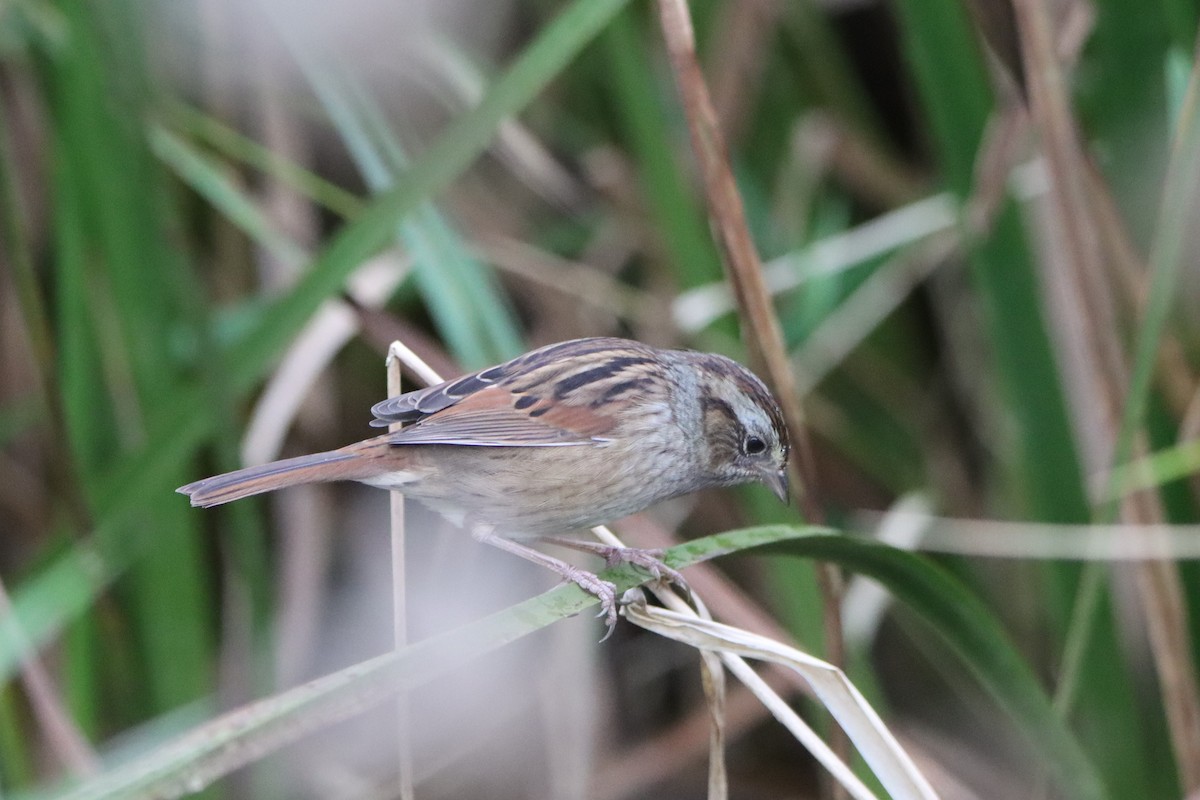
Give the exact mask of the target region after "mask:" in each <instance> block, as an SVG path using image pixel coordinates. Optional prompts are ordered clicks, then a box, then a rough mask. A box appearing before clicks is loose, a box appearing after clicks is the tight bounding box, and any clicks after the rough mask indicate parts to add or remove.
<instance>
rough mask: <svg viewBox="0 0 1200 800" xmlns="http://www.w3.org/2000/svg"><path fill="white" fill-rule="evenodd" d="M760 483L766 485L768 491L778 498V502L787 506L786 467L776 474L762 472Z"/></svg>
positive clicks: (767, 471)
mask: <svg viewBox="0 0 1200 800" xmlns="http://www.w3.org/2000/svg"><path fill="white" fill-rule="evenodd" d="M762 482H763V483H765V484H766V485H767V488H768V489H770V490H771V491H772V492H774V493H775V496H776V497H778V498H779V502H781V503H783V504H784V505H787V502H788V474H787V468H786V467H785V468H784V469H781V470H779V471H777V472H771V471H770V470H763V474H762Z"/></svg>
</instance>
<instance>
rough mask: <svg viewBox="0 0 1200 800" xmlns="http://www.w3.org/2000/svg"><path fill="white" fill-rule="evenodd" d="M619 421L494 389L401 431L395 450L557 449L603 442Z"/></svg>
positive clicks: (394, 440)
mask: <svg viewBox="0 0 1200 800" xmlns="http://www.w3.org/2000/svg"><path fill="white" fill-rule="evenodd" d="M614 424H615V420H613V419H612V418H611V417H608V416H605V415H603V414H600V413H598V412H596V411H594V410H593V409H591V408H588V407H580V406H574V407H573V406H567V405H563V404H561V403H558V404H553V405H551V404H549V403H547V402H546V401H545V400H544V399H535V400H534V401H533V402H530V396H529V395H519V394H514V393H513V392H511V391H509V390H508V389H506V388H503V387H499V386H491V387H488V388H486V389H482V390H480V391H477V392H475V393H473V394H471V395H470V396H469V397H467V398H465V399H463V400H460V401H459V402H457V403H455V404H454V405H452V406H449V407H448V408H445V409H443V410H441V411H439V412H437V413H436V414H431V415H430V416H428V417H425V418H424V419H422V420H420V421H419V422H416V423H414V424H413V425H411V426H409V427H407V428H404V429H402V430H399V431H397V432H396V433H394V434H392V435H391V437H389V441H390V443H391V444H394V445H409V444H453V445H465V446H471V447H555V446H563V445H581V444H595V443H596V442H599V441H603V440H604V434H605V433H606V432H608V431H609V430H611V429H612V427H613V426H614Z"/></svg>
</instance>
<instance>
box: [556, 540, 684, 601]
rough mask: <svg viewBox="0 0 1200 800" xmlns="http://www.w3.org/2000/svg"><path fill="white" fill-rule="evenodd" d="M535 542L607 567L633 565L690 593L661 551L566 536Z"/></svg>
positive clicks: (681, 576) (681, 577)
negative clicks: (587, 555)
mask: <svg viewBox="0 0 1200 800" xmlns="http://www.w3.org/2000/svg"><path fill="white" fill-rule="evenodd" d="M537 540H538V541H539V542H545V543H547V544H556V545H558V546H559V547H567V548H570V549H571V550H578V551H580V552H582V553H591V554H592V555H597V556H600V557H601V558H603V559H604V563H605V564H606V565H607V566H609V567H615V566H617V565H618V564H633V565H634V566H635V567H641V568H642V569H644V570H646V571H647V572H649V573H650V574H651V575H653V576H654V577H655V578H659V579H662V578H666V579H667V580H668V581H670V582H671V583H673V584H675V585H676V586H678V587H679V588H680V589H683V590H684V591H685V592H688V593H690V592H691V589H690V588H689V587H688V585H687V581H685V580H684V579H683V575H681V574H679V571H678V570H676V569H673V568H672V567H669V566H667V564H666V563H665V562H664V561H663V560H662V557H663V551H662V550H661V549H658V548H655V549H645V548H641V547H616V546H614V545H611V544H601V543H600V542H589V541H587V540H586V539H571V538H568V537H566V536H539V537H537Z"/></svg>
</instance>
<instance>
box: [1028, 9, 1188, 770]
mask: <svg viewBox="0 0 1200 800" xmlns="http://www.w3.org/2000/svg"><path fill="white" fill-rule="evenodd" d="M1014 9H1015V11H1016V19H1017V27H1018V29H1019V32H1020V36H1021V41H1022V52H1023V54H1024V57H1025V67H1026V69H1025V72H1026V75H1027V80H1028V87H1027V89H1028V94H1029V99H1030V104H1031V108H1032V112H1033V118H1034V120H1035V122H1036V123H1037V125H1038V127H1039V128H1040V129H1041V134H1042V140H1043V146H1044V148H1045V151H1046V160H1047V165H1048V167H1049V171H1050V176H1051V198H1052V202H1053V203H1054V204H1055V205H1056V206H1057V211H1058V222H1059V224H1060V225H1061V228H1062V235H1063V238H1064V240H1065V242H1066V244H1067V246H1066V247H1065V248H1064V253H1063V255H1064V261H1065V262H1066V266H1067V267H1068V269H1066V270H1064V271H1063V273H1064V274H1063V275H1062V276H1061V277H1062V279H1063V280H1064V281H1065V282H1066V285H1065V286H1064V287H1063V288H1064V289H1065V290H1063V291H1059V292H1058V295H1057V297H1058V300H1059V302H1060V303H1065V304H1067V305H1068V306H1070V307H1072V310H1073V311H1074V313H1075V315H1076V317H1077V318H1078V319H1079V320H1080V322H1081V323H1082V326H1083V331H1086V335H1080V333H1081V332H1079V331H1077V332H1075V334H1074V335H1071V336H1070V337H1069V339H1068V340H1067V346H1068V348H1069V349H1070V350H1071V351H1072V352H1070V353H1069V355H1068V358H1071V357H1074V358H1073V359H1072V360H1074V361H1075V362H1076V363H1077V365H1078V367H1079V368H1078V371H1077V372H1076V375H1077V376H1078V377H1079V378H1081V379H1082V381H1083V382H1084V386H1083V388H1082V391H1077V392H1076V395H1077V396H1076V400H1075V405H1076V414H1077V416H1079V417H1080V423H1079V424H1080V425H1081V426H1082V428H1083V430H1085V431H1087V430H1090V431H1091V432H1092V437H1093V438H1094V435H1095V431H1102V432H1103V437H1102V440H1103V441H1102V445H1101V446H1100V447H1098V448H1096V447H1093V448H1092V449H1091V451H1090V453H1085V454H1084V455H1085V461H1086V462H1087V463H1088V466H1089V467H1090V468H1091V469H1092V470H1095V469H1096V468H1101V469H1102V468H1104V467H1105V466H1107V465H1108V464H1107V462H1109V461H1111V459H1112V458H1113V457H1114V447H1115V446H1116V439H1117V432H1118V428H1119V425H1120V418H1121V409H1122V407H1123V405H1124V403H1125V400H1126V398H1125V396H1124V395H1125V387H1127V386H1128V385H1129V369H1128V366H1127V365H1126V363H1125V359H1124V355H1123V353H1122V350H1121V347H1120V343H1119V341H1118V340H1117V337H1116V334H1115V332H1116V331H1117V330H1118V328H1117V326H1116V312H1115V308H1114V300H1113V297H1112V296H1111V292H1110V291H1109V283H1108V281H1107V276H1106V275H1105V273H1104V270H1103V255H1102V252H1101V235H1100V234H1099V233H1098V227H1099V226H1098V224H1097V212H1096V209H1095V207H1094V204H1093V202H1092V201H1091V200H1090V196H1091V194H1090V193H1089V191H1088V190H1089V188H1090V186H1089V183H1090V169H1089V164H1088V159H1087V156H1086V155H1085V153H1084V148H1083V144H1082V140H1081V136H1080V134H1079V131H1078V128H1077V126H1076V124H1075V121H1074V118H1073V117H1072V115H1071V111H1070V104H1069V100H1068V96H1067V91H1066V85H1065V79H1064V76H1063V74H1062V70H1061V68H1060V66H1059V63H1058V59H1057V57H1056V54H1055V48H1054V34H1053V29H1052V24H1051V18H1050V14H1049V11H1048V10H1047V8H1046V6H1045V3H1044V2H1043V0H1016V2H1015V3H1014ZM1073 298H1076V299H1073ZM1081 394H1082V395H1084V396H1085V397H1079V395H1081ZM1085 398H1086V399H1085ZM1089 414H1090V415H1091V416H1092V419H1091V420H1090V421H1089V420H1086V419H1084V418H1083V415H1089ZM1088 439H1089V437H1086V436H1082V435H1081V437H1080V440H1081V442H1084V441H1088ZM1120 515H1121V518H1122V520H1123V521H1126V522H1131V523H1143V524H1149V523H1155V522H1159V521H1161V520H1162V519H1163V510H1162V507H1161V502H1160V500H1159V498H1158V495H1157V494H1154V493H1153V492H1148V491H1146V492H1139V493H1137V494H1135V495H1132V496H1130V497H1128V498H1126V500H1125V501H1124V502H1122V503H1121V507H1120ZM1135 575H1136V586H1137V589H1138V595H1139V599H1140V600H1141V603H1142V610H1143V614H1144V616H1145V619H1146V622H1147V632H1148V636H1149V642H1150V649H1151V652H1152V655H1153V659H1154V664H1155V668H1156V670H1157V673H1158V678H1159V690H1160V693H1161V695H1162V700H1163V706H1164V712H1165V715H1166V718H1167V723H1168V727H1169V730H1170V734H1171V743H1172V747H1173V749H1174V755H1175V760H1176V768H1177V769H1178V770H1179V778H1180V782H1181V784H1182V785H1183V787H1184V789H1185V790H1187V791H1191V790H1193V789H1195V788H1196V787H1197V786H1200V689H1198V687H1197V685H1196V677H1195V665H1194V662H1193V657H1192V652H1191V648H1190V640H1189V636H1188V622H1187V614H1186V606H1185V603H1184V601H1183V589H1182V586H1181V583H1180V578H1179V574H1178V572H1177V570H1176V569H1175V567H1174V565H1173V564H1171V563H1170V562H1167V561H1146V562H1141V563H1139V564H1138V565H1137V567H1136V568H1135Z"/></svg>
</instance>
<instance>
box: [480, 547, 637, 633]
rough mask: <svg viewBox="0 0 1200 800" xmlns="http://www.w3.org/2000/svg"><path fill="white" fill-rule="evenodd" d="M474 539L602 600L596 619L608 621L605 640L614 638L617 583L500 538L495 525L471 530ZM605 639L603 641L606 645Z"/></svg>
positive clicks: (606, 622)
mask: <svg viewBox="0 0 1200 800" xmlns="http://www.w3.org/2000/svg"><path fill="white" fill-rule="evenodd" d="M471 538H473V539H474V540H475V541H477V542H482V543H483V544H489V545H491V546H492V547H496V548H499V549H500V550H504V551H505V552H508V553H512V554H513V555H514V556H520V557H521V558H523V559H525V560H526V561H531V562H533V563H534V564H537V565H538V566H542V567H545V568H546V569H549V570H553V571H554V572H556V573H558V574H559V575H561V576H562V578H563V580H566V581H570V582H571V583H574V584H575V585H577V586H578V587H579V588H581V589H583V590H584V591H585V592H587V593H588V594H591V595H595V596H596V597H597V598H599V599H600V613H599V614H597V615H596V616H598V617H604V622H605V624H606V625H607V626H608V632H607V633H606V634H604V639H607V638H608V637H609V636H612V632H613V629H614V628H615V627H616V625H617V587H616V585H614V584H613V583H611V582H609V581H606V580H601V579H600V578H599V577H597V576H596V575H595V574H594V573H591V572H588V571H587V570H585V569H580V568H579V567H575V566H572V565H570V564H568V563H567V562H565V561H561V560H559V559H557V558H554V557H553V556H548V555H546V554H545V553H542V552H540V551H538V550H534V549H533V548H532V547H527V546H526V545H523V544H521V543H520V542H515V541H513V540H512V539H506V538H504V537H503V536H499V535H497V534H496V529H495V527H493V526H492V525H486V524H478V523H477V524H475V525H472V526H471ZM604 639H601V640H600V641H602V642H603V641H604Z"/></svg>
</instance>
